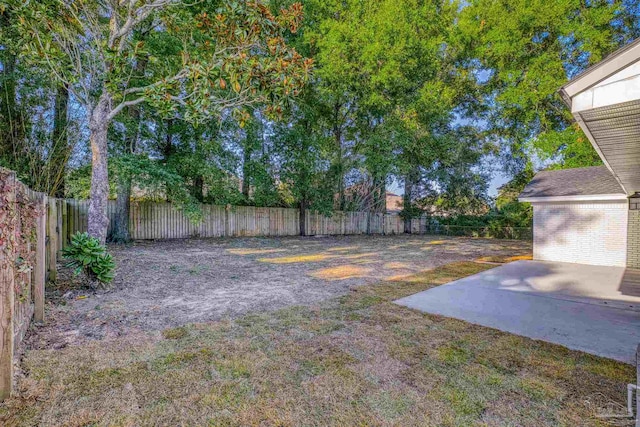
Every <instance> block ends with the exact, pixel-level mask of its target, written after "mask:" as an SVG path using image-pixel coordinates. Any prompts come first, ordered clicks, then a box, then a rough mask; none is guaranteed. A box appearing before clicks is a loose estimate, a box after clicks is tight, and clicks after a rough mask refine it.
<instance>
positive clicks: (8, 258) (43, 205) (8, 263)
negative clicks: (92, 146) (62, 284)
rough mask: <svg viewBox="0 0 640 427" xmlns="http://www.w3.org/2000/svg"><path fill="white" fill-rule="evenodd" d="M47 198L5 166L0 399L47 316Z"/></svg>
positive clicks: (0, 187) (0, 177)
mask: <svg viewBox="0 0 640 427" xmlns="http://www.w3.org/2000/svg"><path fill="white" fill-rule="evenodd" d="M47 202H48V198H47V196H46V195H45V194H42V193H37V192H35V191H32V190H31V189H29V188H28V187H26V186H25V185H24V184H22V183H21V182H20V181H18V180H17V179H16V176H15V173H14V172H11V171H8V170H6V169H2V168H0V328H1V329H2V330H1V334H0V400H2V399H4V398H6V397H8V396H9V395H10V394H11V392H12V390H13V369H14V359H15V357H16V352H17V349H18V348H19V345H20V343H21V341H22V339H23V338H24V335H25V333H26V332H27V329H28V328H29V325H30V324H31V321H32V320H34V319H35V321H37V322H43V321H44V286H45V280H46V273H47V268H48V267H50V265H49V264H48V262H49V261H48V258H47V253H48V251H47V247H48V245H49V242H48V239H47V230H48V222H47V217H48V214H47ZM56 232H57V231H56V230H55V229H53V234H56ZM52 256H53V261H52V262H53V265H54V271H55V259H56V251H55V250H54V251H53V255H52ZM54 274H55V273H54Z"/></svg>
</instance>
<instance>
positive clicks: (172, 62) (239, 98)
mask: <svg viewBox="0 0 640 427" xmlns="http://www.w3.org/2000/svg"><path fill="white" fill-rule="evenodd" d="M20 14H21V16H20V18H21V21H22V22H24V26H23V30H24V33H25V34H26V35H27V46H29V47H30V48H31V49H33V50H35V51H37V52H38V53H39V54H40V55H41V56H42V58H43V59H44V61H45V62H46V64H47V65H49V66H50V70H51V72H52V73H54V75H55V76H56V78H57V79H58V80H59V81H60V82H61V83H64V84H66V85H67V86H68V88H69V91H70V92H71V93H72V94H73V96H74V98H75V99H76V100H77V101H78V102H80V103H81V104H82V105H83V106H84V108H85V109H86V111H87V122H88V129H89V134H90V136H89V137H90V142H91V151H92V178H91V202H90V205H89V214H88V230H89V233H90V234H91V235H92V236H95V237H97V238H99V239H100V240H101V241H102V242H104V241H105V240H106V232H107V225H108V218H107V216H106V202H107V197H108V192H109V186H108V168H107V164H108V151H107V146H108V144H107V136H108V129H109V125H110V124H111V123H112V121H113V120H114V119H115V118H116V116H117V115H118V114H120V113H121V112H122V111H123V110H124V109H126V108H128V107H130V106H134V105H138V104H141V103H144V102H150V103H153V104H155V105H157V106H159V107H160V108H161V110H162V111H164V112H167V113H170V112H171V113H174V114H175V112H177V111H179V110H181V115H182V116H183V117H184V118H186V119H189V120H199V119H201V118H202V117H203V116H211V115H220V114H221V112H223V111H225V110H228V109H234V108H240V107H242V106H245V105H250V104H254V103H257V102H262V103H268V104H269V105H270V107H271V108H272V109H273V110H277V108H278V107H277V104H279V103H280V102H282V101H283V100H286V99H287V98H289V97H290V96H292V95H293V94H294V93H295V91H296V90H297V88H298V86H299V85H300V82H301V81H302V80H303V79H304V78H305V77H306V74H307V72H308V70H309V68H310V65H311V64H310V62H309V61H307V60H305V59H304V58H302V57H301V56H300V55H298V54H297V52H295V50H293V49H291V48H289V47H287V45H286V44H285V41H284V38H283V35H284V33H285V32H286V31H295V30H297V28H298V26H299V24H300V20H301V16H302V8H301V7H300V5H298V4H294V5H292V6H291V7H290V8H288V9H285V10H282V11H281V13H280V14H279V15H273V14H272V13H271V11H270V10H269V9H268V8H267V7H266V6H265V5H264V4H262V2H260V1H255V2H218V1H215V0H211V1H204V2H197V3H194V4H190V5H187V4H185V3H182V2H179V1H177V0H147V1H140V2H113V1H108V0H98V1H95V0H91V1H89V0H81V1H74V2H69V1H65V0H48V1H43V2H38V3H32V4H29V5H27V6H25V7H23V8H22V9H21V10H20ZM149 20H151V21H153V22H155V23H156V24H155V25H154V26H153V29H154V31H157V32H162V33H163V34H165V36H166V37H168V38H170V39H173V40H175V44H176V45H178V46H180V48H179V49H178V50H177V52H175V55H173V56H169V57H168V56H165V57H164V58H162V61H163V62H162V63H163V64H164V66H159V67H157V68H156V69H155V70H154V71H155V74H154V76H153V79H152V81H150V82H149V83H148V84H146V85H145V86H134V85H132V84H131V83H132V81H131V75H132V70H133V69H135V67H136V63H137V62H138V61H139V60H140V57H141V55H143V56H145V57H146V52H145V47H144V44H142V43H136V42H134V40H135V39H134V37H133V34H134V32H135V30H136V29H138V28H139V27H140V26H141V25H142V24H143V23H145V22H148V21H149ZM61 58H62V59H63V60H64V63H65V64H68V66H67V67H59V65H58V64H59V60H60V59H61ZM154 60H159V59H158V58H155V59H154Z"/></svg>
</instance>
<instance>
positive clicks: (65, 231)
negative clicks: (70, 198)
mask: <svg viewBox="0 0 640 427" xmlns="http://www.w3.org/2000/svg"><path fill="white" fill-rule="evenodd" d="M60 206H61V207H62V215H60V217H61V219H62V230H61V236H60V238H61V239H62V242H61V243H62V245H61V247H62V249H64V248H66V247H67V238H68V237H69V218H68V215H69V213H68V209H69V208H68V207H67V199H60Z"/></svg>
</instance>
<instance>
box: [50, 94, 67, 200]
mask: <svg viewBox="0 0 640 427" xmlns="http://www.w3.org/2000/svg"><path fill="white" fill-rule="evenodd" d="M68 107H69V89H68V88H67V86H66V85H65V84H60V85H59V86H58V88H57V90H56V98H55V105H54V109H53V132H52V134H51V155H50V156H49V164H48V165H47V166H48V171H49V176H48V183H47V185H48V187H49V188H48V190H49V191H48V193H49V194H50V195H52V196H54V197H64V176H65V171H66V168H67V160H68V158H69V141H68V137H67V135H68V132H67V126H68V124H69V115H68V110H69V108H68Z"/></svg>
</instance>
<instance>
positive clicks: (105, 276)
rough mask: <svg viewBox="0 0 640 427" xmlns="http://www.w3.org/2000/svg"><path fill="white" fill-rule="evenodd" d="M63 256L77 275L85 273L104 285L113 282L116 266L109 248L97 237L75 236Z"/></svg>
mask: <svg viewBox="0 0 640 427" xmlns="http://www.w3.org/2000/svg"><path fill="white" fill-rule="evenodd" d="M62 254H63V256H64V257H65V258H66V259H68V260H69V262H68V263H67V264H66V265H67V267H70V268H73V269H74V273H75V274H80V273H82V272H84V273H85V274H86V275H87V276H88V277H89V278H90V279H91V280H97V281H99V282H101V283H103V284H106V283H109V282H111V281H112V280H113V274H114V270H115V268H116V264H115V262H114V261H113V258H112V257H111V255H109V254H108V253H107V248H105V247H104V245H101V244H100V241H99V240H98V239H96V238H95V237H90V236H89V234H87V233H76V234H74V235H73V236H72V237H71V243H70V244H69V246H68V247H66V248H65V249H64V250H63V252H62Z"/></svg>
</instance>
